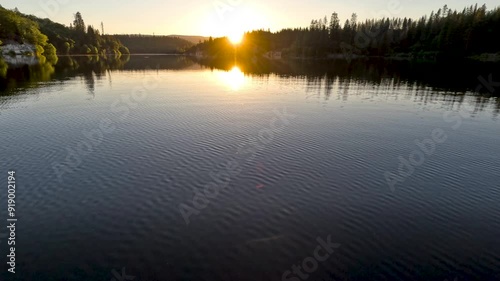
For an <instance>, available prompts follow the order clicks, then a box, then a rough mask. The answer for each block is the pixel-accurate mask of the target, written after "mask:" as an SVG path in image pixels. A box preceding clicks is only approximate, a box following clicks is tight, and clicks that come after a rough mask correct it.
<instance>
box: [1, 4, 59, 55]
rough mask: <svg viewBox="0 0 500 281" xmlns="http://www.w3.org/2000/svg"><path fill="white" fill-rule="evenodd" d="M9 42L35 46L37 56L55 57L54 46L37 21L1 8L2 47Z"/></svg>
mask: <svg viewBox="0 0 500 281" xmlns="http://www.w3.org/2000/svg"><path fill="white" fill-rule="evenodd" d="M2 41H3V42H2ZM9 41H10V42H16V43H29V44H32V45H34V46H35V49H36V50H35V55H36V56H42V55H46V56H53V55H55V51H56V50H55V48H54V46H53V45H52V44H51V43H49V38H48V37H47V35H45V34H43V33H42V32H41V31H40V29H39V26H38V24H37V23H36V22H35V21H33V20H32V19H29V18H27V17H25V16H24V15H23V14H21V13H20V12H19V11H17V9H15V10H13V11H11V10H7V9H5V8H3V7H2V6H0V45H1V44H3V43H8V42H9Z"/></svg>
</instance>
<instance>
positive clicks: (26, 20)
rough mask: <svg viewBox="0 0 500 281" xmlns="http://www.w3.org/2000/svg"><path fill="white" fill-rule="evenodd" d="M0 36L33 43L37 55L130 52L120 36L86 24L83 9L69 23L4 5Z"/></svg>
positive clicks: (18, 41)
mask: <svg viewBox="0 0 500 281" xmlns="http://www.w3.org/2000/svg"><path fill="white" fill-rule="evenodd" d="M0 40H2V41H4V42H3V43H19V44H24V43H28V44H33V45H35V46H36V49H37V50H36V54H35V55H37V56H40V55H44V56H53V55H55V54H56V52H57V54H65V55H66V54H93V55H98V54H99V55H107V54H114V55H119V54H122V53H129V51H128V49H127V48H126V47H125V46H124V45H123V44H122V43H121V42H120V40H118V39H117V38H115V37H113V36H110V35H102V34H100V32H99V30H98V29H96V28H94V27H92V26H91V25H89V26H86V25H85V22H84V20H83V17H82V15H81V14H80V13H79V12H77V13H76V14H75V15H74V21H73V23H72V24H70V26H65V25H62V24H59V23H55V22H53V21H51V20H49V19H41V18H38V17H35V16H33V15H25V14H22V13H21V12H19V11H18V10H17V9H14V10H8V9H5V8H3V7H1V6H0ZM0 44H1V43H0Z"/></svg>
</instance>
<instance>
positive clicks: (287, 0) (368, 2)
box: [0, 0, 500, 37]
mask: <svg viewBox="0 0 500 281" xmlns="http://www.w3.org/2000/svg"><path fill="white" fill-rule="evenodd" d="M447 2H449V3H447ZM476 3H478V5H479V6H481V5H483V4H486V6H487V7H488V9H492V8H494V7H498V6H500V3H499V1H498V0H483V1H482V2H474V1H467V0H453V1H450V0H448V1H441V0H302V1H298V0H182V1H178V0H175V1H174V0H141V1H137V0H2V2H1V3H0V5H2V6H3V7H4V8H7V9H13V8H15V7H17V8H18V9H19V10H20V11H21V12H23V13H25V14H34V15H36V16H39V17H44V18H50V19H51V20H53V21H56V22H59V23H62V24H65V25H69V24H70V23H71V22H72V21H73V14H75V13H76V12H77V11H79V12H80V13H81V14H82V16H83V19H84V21H85V24H87V25H93V26H94V27H96V28H97V27H99V29H100V25H101V22H103V23H104V32H105V33H106V34H156V35H173V34H175V35H201V36H214V37H219V36H226V35H229V36H231V35H232V34H235V33H238V32H243V31H249V30H254V29H265V30H267V29H269V30H271V31H277V30H280V29H282V28H288V27H307V26H309V23H310V22H311V20H312V19H319V18H323V17H324V16H327V17H328V19H330V15H331V14H332V13H333V12H337V13H338V14H339V17H340V19H341V22H342V23H343V22H344V21H345V20H346V19H348V18H350V17H351V14H352V13H354V12H355V13H357V15H358V20H360V21H362V20H364V19H367V18H382V17H384V16H385V17H387V16H390V17H411V18H418V17H420V16H423V15H428V14H430V12H431V11H433V10H434V11H437V10H438V9H439V8H441V7H443V6H444V5H445V4H448V7H449V8H451V9H457V10H460V11H461V10H462V9H463V8H464V7H465V6H470V5H474V4H476Z"/></svg>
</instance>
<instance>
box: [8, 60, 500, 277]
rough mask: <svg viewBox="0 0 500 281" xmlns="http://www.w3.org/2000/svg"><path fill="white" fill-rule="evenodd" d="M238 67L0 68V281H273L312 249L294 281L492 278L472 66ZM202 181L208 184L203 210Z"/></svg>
mask: <svg viewBox="0 0 500 281" xmlns="http://www.w3.org/2000/svg"><path fill="white" fill-rule="evenodd" d="M236 65H237V66H235V65H234V64H221V65H219V64H212V65H207V64H206V63H203V64H198V63H195V62H192V61H190V60H188V59H186V58H182V57H171V56H149V57H144V56H132V57H131V58H129V59H128V61H116V62H112V63H108V62H103V61H96V60H95V59H94V61H92V59H90V58H60V61H59V63H58V65H56V66H55V67H52V66H39V67H38V68H37V67H24V68H18V69H9V73H7V76H6V77H4V78H1V82H2V83H1V84H2V92H0V93H1V96H0V133H1V134H0V143H1V144H2V146H1V147H0V156H1V159H0V173H1V176H0V178H1V181H2V182H3V184H2V185H1V186H3V190H4V191H5V190H6V185H7V183H6V182H7V171H8V170H10V169H13V170H15V171H16V178H17V190H16V199H17V200H16V205H17V208H16V211H17V216H18V219H19V221H18V223H17V229H16V235H17V237H16V240H17V244H16V272H17V273H16V275H12V274H7V273H5V272H6V271H7V265H6V262H7V258H6V254H5V253H7V243H6V239H5V236H0V239H1V240H3V241H2V242H1V243H0V250H1V251H0V252H1V253H2V255H1V256H2V257H1V258H0V261H1V262H2V264H4V266H3V267H2V278H1V280H112V279H113V278H115V279H116V278H117V276H116V275H115V274H114V273H116V274H118V277H119V276H121V274H122V270H125V272H126V275H128V276H134V277H135V279H134V280H140V281H148V280H282V276H283V273H285V272H286V271H287V270H290V271H292V266H293V265H299V264H300V265H301V266H302V261H303V260H304V259H305V258H307V257H312V256H313V252H314V250H315V248H316V247H317V246H318V245H319V243H318V241H317V238H321V239H324V240H326V239H327V237H328V236H330V239H331V241H332V242H334V243H338V244H340V247H339V248H338V249H336V250H335V251H334V252H333V253H332V254H331V255H330V256H329V258H328V259H327V260H326V261H324V262H320V263H319V265H318V267H317V269H315V270H311V271H312V272H311V273H307V274H308V275H309V276H308V280H445V279H448V280H453V279H454V278H457V280H500V275H499V274H500V243H499V241H498V237H500V204H499V202H500V190H499V188H500V183H499V182H500V181H499V180H500V159H499V156H500V146H499V145H498V138H499V136H500V134H499V133H500V120H499V118H498V117H499V113H500V99H499V98H497V97H495V96H494V95H491V93H493V92H491V93H487V92H486V93H485V92H484V91H482V92H481V93H475V91H474V90H475V89H477V88H481V87H478V85H481V82H480V79H478V77H479V76H482V77H484V78H485V79H486V80H488V75H489V74H491V73H492V72H491V71H490V70H489V69H488V68H487V67H482V68H477V69H475V68H467V69H466V70H463V68H465V67H462V70H461V69H457V68H456V67H453V66H451V67H449V68H448V70H443V69H442V68H439V67H437V66H432V65H417V66H415V65H409V64H407V63H401V64H395V63H393V64H390V65H383V66H381V65H380V64H379V63H372V62H359V63H354V62H353V63H351V64H347V63H346V62H341V63H336V62H330V63H328V64H326V65H324V64H323V63H321V64H320V63H319V62H310V63H300V62H296V63H293V64H291V65H288V64H285V63H278V62H276V63H273V64H271V65H268V64H265V65H263V64H259V63H254V64H252V65H247V66H245V65H241V64H238V63H236ZM450 69H451V70H450ZM453 69H454V70H455V72H451V73H450V72H447V71H453ZM495 75H496V74H493V81H495V80H500V79H499V78H500V76H498V75H497V76H495ZM21 76H22V78H19V77H21ZM14 77H15V78H16V79H14ZM482 89H483V90H487V88H486V87H485V86H483V87H482ZM497 91H500V89H497ZM433 136H434V137H435V139H438V140H439V142H436V140H432V139H433ZM436 136H437V137H436ZM416 141H417V142H419V143H423V145H425V147H424V148H423V149H421V148H419V146H418V145H417V142H416ZM420 146H422V144H421V145H420ZM424 150H425V152H427V153H424V152H422V151H424ZM401 159H403V160H401ZM410 161H412V163H413V165H412V164H408V163H410ZM228 163H229V166H231V167H232V168H233V169H231V168H228ZM408 165H411V166H408ZM395 179H396V180H397V181H398V182H397V183H396V184H394V183H395V182H394V180H395ZM388 180H389V183H388ZM391 181H393V184H392V186H391V184H390V182H391ZM207 185H208V186H211V187H212V188H214V187H216V186H218V187H223V188H221V190H220V193H219V194H217V195H216V196H211V197H210V198H208V202H204V201H203V195H200V194H203V192H204V190H205V189H206V187H207ZM391 187H392V188H391ZM195 195H196V196H197V198H198V199H199V200H200V198H202V199H201V201H199V200H198V201H197V202H198V203H195V204H197V206H198V207H200V205H203V206H204V205H207V203H208V205H207V206H206V207H204V208H201V209H198V210H195V209H191V210H192V211H193V210H195V213H194V214H192V215H190V216H189V223H188V224H187V223H186V222H187V221H186V220H185V218H183V215H182V214H181V211H180V207H181V206H184V211H186V210H188V209H187V207H186V206H189V207H190V208H195V207H196V206H193V198H194V197H195ZM6 200H7V196H6V192H1V193H0V201H1V202H2V207H1V208H0V210H1V211H0V215H1V217H2V218H7V213H6ZM182 204H185V205H182ZM203 206H201V207H203ZM186 212H187V211H186ZM3 224H6V222H5V221H4V223H3ZM0 229H2V230H1V231H0V234H6V230H5V227H2V228H0ZM287 278H289V279H288V280H294V281H297V280H302V279H300V278H299V276H298V275H296V274H294V273H293V272H292V273H291V274H289V275H288V276H287ZM293 278H296V279H293ZM116 280H120V279H116ZM123 280H128V279H123ZM130 280H131V279H130ZM283 280H285V279H283Z"/></svg>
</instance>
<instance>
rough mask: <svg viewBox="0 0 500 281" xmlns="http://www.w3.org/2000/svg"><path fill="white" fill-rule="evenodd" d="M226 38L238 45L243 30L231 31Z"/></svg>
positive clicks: (241, 38)
mask: <svg viewBox="0 0 500 281" xmlns="http://www.w3.org/2000/svg"><path fill="white" fill-rule="evenodd" d="M227 38H228V39H229V41H230V42H231V43H233V45H238V44H240V43H241V41H243V32H232V33H231V34H229V35H228V36H227Z"/></svg>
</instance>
